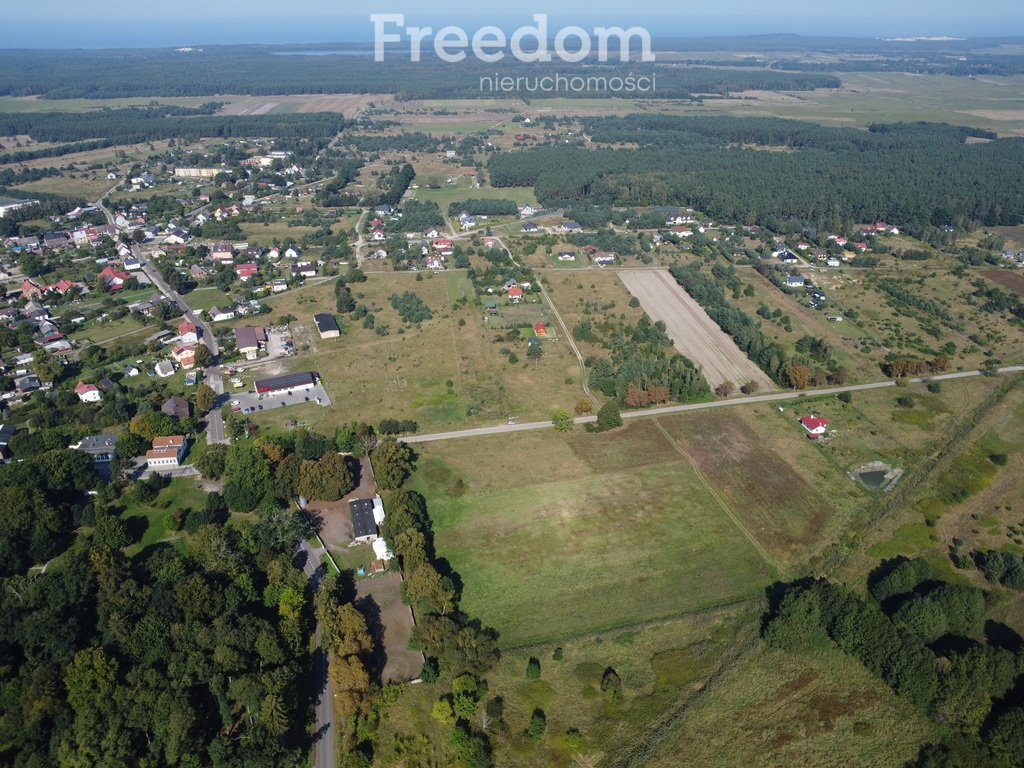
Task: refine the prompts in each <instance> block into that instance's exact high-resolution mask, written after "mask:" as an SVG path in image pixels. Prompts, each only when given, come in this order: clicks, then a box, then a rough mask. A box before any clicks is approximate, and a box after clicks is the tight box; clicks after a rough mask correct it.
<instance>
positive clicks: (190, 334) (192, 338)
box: [178, 320, 199, 344]
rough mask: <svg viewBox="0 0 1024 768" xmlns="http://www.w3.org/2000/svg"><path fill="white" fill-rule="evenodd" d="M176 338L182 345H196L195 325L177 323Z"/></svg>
mask: <svg viewBox="0 0 1024 768" xmlns="http://www.w3.org/2000/svg"><path fill="white" fill-rule="evenodd" d="M178 336H179V337H180V338H181V343H182V344H196V343H198V342H199V328H198V327H197V326H196V324H195V323H191V322H189V321H188V320H182V321H181V322H180V323H178Z"/></svg>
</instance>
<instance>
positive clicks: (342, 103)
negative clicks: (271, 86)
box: [220, 93, 394, 117]
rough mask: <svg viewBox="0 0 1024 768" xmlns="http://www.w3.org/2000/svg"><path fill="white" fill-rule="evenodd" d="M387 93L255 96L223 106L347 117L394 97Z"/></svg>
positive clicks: (232, 111) (234, 110)
mask: <svg viewBox="0 0 1024 768" xmlns="http://www.w3.org/2000/svg"><path fill="white" fill-rule="evenodd" d="M393 99H394V97H393V96H391V95H388V94H364V93H325V94H317V95H301V96H252V97H249V98H244V99H242V100H241V101H237V102H235V103H233V104H228V105H227V106H225V107H224V109H222V110H221V112H220V113H221V114H222V115H267V114H271V113H275V112H299V113H307V112H340V113H341V114H343V115H345V116H346V117H352V116H353V115H355V114H357V113H359V112H361V111H362V110H363V109H364V108H365V107H366V105H367V104H369V103H370V102H373V103H375V104H382V103H384V102H388V101H391V100H393Z"/></svg>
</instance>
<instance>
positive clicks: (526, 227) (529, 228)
mask: <svg viewBox="0 0 1024 768" xmlns="http://www.w3.org/2000/svg"><path fill="white" fill-rule="evenodd" d="M539 229H540V227H538V226H537V225H536V224H534V223H533V222H532V221H527V222H526V223H524V224H523V226H522V230H523V232H536V231H538V230H539Z"/></svg>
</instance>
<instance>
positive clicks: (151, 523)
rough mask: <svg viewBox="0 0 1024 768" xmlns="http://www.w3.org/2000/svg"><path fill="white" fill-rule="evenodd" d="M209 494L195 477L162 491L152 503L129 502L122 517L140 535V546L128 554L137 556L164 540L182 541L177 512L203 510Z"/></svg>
mask: <svg viewBox="0 0 1024 768" xmlns="http://www.w3.org/2000/svg"><path fill="white" fill-rule="evenodd" d="M205 500H206V494H205V493H204V492H203V490H202V489H201V488H200V487H199V486H198V485H197V484H196V480H195V478H192V477H178V478H175V479H173V480H171V482H170V484H169V485H168V486H167V487H166V488H164V489H163V490H162V491H160V494H159V495H158V496H157V497H156V499H154V500H153V501H152V502H150V503H149V504H137V503H134V502H132V503H129V504H127V505H126V506H125V508H124V511H123V512H122V513H121V517H122V518H123V519H124V520H125V521H126V522H127V523H128V526H129V528H130V529H131V530H132V531H133V532H134V533H135V534H136V535H137V536H139V540H138V542H137V543H136V544H133V545H132V546H130V547H129V548H128V549H127V550H126V552H127V553H128V554H129V555H135V554H137V553H139V552H141V551H142V550H144V549H146V548H147V547H150V546H152V545H154V544H157V543H159V542H162V541H175V540H177V539H179V538H181V535H180V534H178V533H177V530H176V526H175V522H174V511H175V510H176V509H179V508H183V509H196V508H201V507H202V506H203V504H204V503H205Z"/></svg>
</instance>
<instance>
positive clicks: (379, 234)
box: [370, 229, 388, 243]
mask: <svg viewBox="0 0 1024 768" xmlns="http://www.w3.org/2000/svg"><path fill="white" fill-rule="evenodd" d="M370 239H371V240H373V241H374V242H377V243H380V242H383V241H385V240H387V239H388V236H387V233H385V232H384V230H383V229H375V230H373V231H372V232H370Z"/></svg>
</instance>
